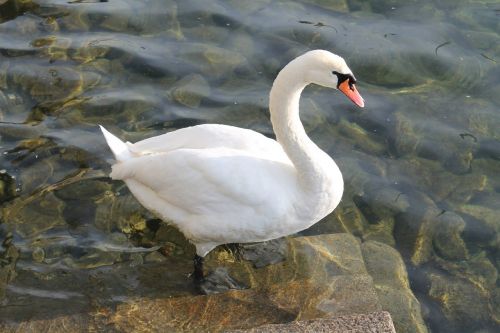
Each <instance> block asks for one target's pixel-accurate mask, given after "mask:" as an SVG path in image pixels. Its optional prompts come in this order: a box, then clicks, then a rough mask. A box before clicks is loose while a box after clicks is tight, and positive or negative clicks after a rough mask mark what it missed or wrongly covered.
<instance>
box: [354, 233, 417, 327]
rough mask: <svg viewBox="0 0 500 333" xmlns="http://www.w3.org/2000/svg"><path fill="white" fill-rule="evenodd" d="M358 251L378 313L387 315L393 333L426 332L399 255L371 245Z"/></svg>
mask: <svg viewBox="0 0 500 333" xmlns="http://www.w3.org/2000/svg"><path fill="white" fill-rule="evenodd" d="M361 250H362V251H363V258H364V260H365V265H366V269H367V271H368V273H369V274H370V276H371V277H372V278H373V283H374V285H375V290H376V291H377V295H378V298H379V300H380V303H381V306H382V309H383V310H386V311H389V312H390V313H391V315H392V318H393V320H394V326H395V327H396V329H397V332H422V333H423V332H427V328H426V326H425V323H424V320H423V318H422V314H421V310H420V303H419V302H418V300H417V299H416V298H415V296H414V295H413V293H412V291H411V289H410V282H409V280H408V274H407V272H406V267H405V264H404V262H403V258H402V257H401V255H400V254H399V252H398V251H396V250H395V249H394V248H392V247H391V246H388V245H386V244H382V243H380V242H374V241H368V242H364V243H362V244H361Z"/></svg>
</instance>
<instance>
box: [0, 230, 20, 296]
mask: <svg viewBox="0 0 500 333" xmlns="http://www.w3.org/2000/svg"><path fill="white" fill-rule="evenodd" d="M2 248H3V250H2V249H1V248H0V301H1V300H2V299H3V298H4V296H5V288H6V287H7V284H8V283H9V282H11V281H12V280H14V278H15V277H16V275H17V274H16V270H15V269H16V262H17V259H18V258H19V253H20V252H19V250H18V249H17V247H16V246H15V245H14V243H13V242H12V234H11V233H8V234H7V235H6V236H5V238H4V239H3V242H2ZM0 304H1V303H0Z"/></svg>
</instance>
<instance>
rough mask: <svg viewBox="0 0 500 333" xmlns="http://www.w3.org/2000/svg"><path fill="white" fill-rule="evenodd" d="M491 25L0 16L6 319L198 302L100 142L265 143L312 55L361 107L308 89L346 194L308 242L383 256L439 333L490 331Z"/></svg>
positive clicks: (356, 5)
mask: <svg viewBox="0 0 500 333" xmlns="http://www.w3.org/2000/svg"><path fill="white" fill-rule="evenodd" d="M499 11H500V6H499V4H498V2H497V1H494V0H491V1H488V0H484V1H474V0H463V1H462V0H461V1H451V0H449V1H448V0H426V1H419V2H416V1H399V0H372V1H361V0H337V1H322V0H302V1H281V2H275V1H271V0H258V1H252V2H238V1H216V0H210V1H204V2H203V5H201V4H200V3H198V2H196V1H174V0H165V1H160V0H148V1H132V0H121V1H108V2H106V1H60V0H39V1H35V0H33V1H20V0H6V1H5V0H3V1H2V0H0V33H1V34H0V58H1V61H0V120H1V122H0V140H1V141H0V151H1V154H0V201H1V202H3V204H2V208H1V209H2V220H1V221H2V223H1V224H0V241H2V242H3V251H2V252H0V298H2V299H1V300H0V304H1V307H0V313H1V314H2V317H3V318H10V319H11V320H14V321H15V320H26V319H27V318H35V319H36V318H45V317H51V316H55V317H57V316H59V315H61V314H65V313H66V314H71V313H76V312H85V311H90V309H95V308H96V307H99V306H103V305H107V304H108V305H109V304H117V303H121V302H123V301H125V300H127V299H130V298H134V297H138V296H148V297H152V298H162V297H167V296H189V295H192V293H193V292H194V290H193V289H192V286H191V284H190V280H189V279H188V278H187V274H188V273H189V271H190V270H191V261H190V260H191V257H192V255H193V253H194V252H193V251H194V249H193V248H192V246H191V245H189V244H188V243H187V242H186V240H185V239H184V238H183V237H182V235H181V234H180V233H179V232H177V231H176V230H175V229H173V228H171V227H168V226H166V225H165V224H162V223H160V222H159V221H158V220H156V219H155V218H154V217H153V216H151V215H150V213H148V212H147V211H145V210H144V209H143V208H141V206H140V205H139V204H138V203H137V202H136V201H135V199H133V198H132V197H131V195H130V193H129V192H128V190H127V189H126V187H125V186H124V184H123V183H122V182H113V181H111V180H109V179H108V178H107V177H106V175H107V172H109V164H108V162H109V159H110V157H111V155H110V153H109V151H108V150H107V148H106V145H105V144H104V141H103V138H102V137H101V135H100V134H99V132H98V128H97V126H96V125H97V124H102V125H105V126H106V127H107V128H108V129H109V130H110V131H112V132H113V133H116V134H118V135H119V136H120V137H122V138H125V139H127V140H129V141H136V140H140V139H143V138H145V137H149V136H153V135H157V134H160V133H163V132H165V131H171V130H174V129H177V128H181V127H185V126H190V125H195V124H200V123H207V122H215V123H224V124H230V125H235V126H241V127H246V128H252V129H254V130H257V131H259V132H262V133H264V134H266V135H272V131H271V127H270V123H269V120H268V113H267V94H268V91H269V89H270V85H271V82H272V80H273V78H274V76H275V75H276V73H277V72H278V70H279V69H280V68H281V67H282V66H283V65H284V64H286V63H287V62H288V61H289V60H290V59H292V58H294V57H295V56H297V55H299V54H301V53H303V52H305V51H306V50H309V49H315V48H323V49H328V50H332V51H334V52H336V53H339V54H340V55H342V56H344V57H345V58H346V59H347V61H348V63H349V65H350V67H351V68H352V69H353V70H354V72H355V73H356V76H357V77H358V79H359V90H360V91H361V93H362V94H363V96H364V97H365V100H366V105H367V107H366V108H365V109H364V110H362V111H359V110H357V109H355V107H354V106H351V105H350V104H349V102H348V101H347V100H344V99H343V98H342V97H341V96H340V95H338V94H333V95H332V93H331V92H330V91H328V90H325V89H322V88H318V87H310V88H308V89H307V90H306V92H305V94H304V96H303V100H302V110H303V111H302V118H303V120H304V123H305V127H306V129H307V130H308V132H309V133H310V135H311V137H312V138H313V139H314V140H315V142H317V143H318V144H319V145H320V146H321V147H322V148H323V149H324V150H326V151H327V152H329V153H331V154H332V156H334V157H335V159H336V160H337V161H338V164H339V166H340V168H341V170H342V172H343V174H344V179H345V180H346V193H345V194H344V197H343V202H342V204H341V206H339V208H338V209H337V211H336V213H334V214H332V216H330V217H329V218H326V219H325V221H322V222H320V223H319V224H317V225H315V226H313V227H312V228H311V229H310V230H307V231H305V232H303V234H304V235H319V234H328V233H333V232H350V233H352V234H354V235H355V236H357V237H360V238H361V239H362V240H364V241H367V240H376V241H379V242H382V243H385V244H388V245H390V246H393V247H395V248H396V249H397V250H399V251H400V253H401V254H402V255H403V258H404V260H405V264H406V268H407V270H408V272H409V276H410V282H411V288H412V291H413V293H414V294H415V295H416V296H417V298H418V300H419V301H420V304H421V306H422V314H423V317H424V319H425V321H426V324H427V326H428V327H429V328H431V329H432V331H436V332H438V331H440V332H447V331H464V332H472V331H479V330H481V329H484V330H486V331H487V330H488V329H490V330H493V328H494V327H495V325H497V324H498V321H499V320H500V319H499V318H500V313H499V312H498V309H499V308H500V292H499V288H498V283H497V278H498V268H499V264H500V259H499V257H498V247H499V239H500V238H499V229H500V223H499V219H498V215H499V205H498V204H499V202H500V177H499V176H498V175H499V174H500V132H499V131H498V128H500V116H499V114H498V112H497V111H498V107H499V105H500V99H499V94H498V86H499V83H500V82H499V78H500V75H499V74H500V69H499V66H498V62H499V61H500V49H499V46H498V45H500V43H499V35H498V31H499V28H500V26H499V22H500V21H499ZM180 172H181V170H180ZM219 257H221V258H222V260H230V259H228V258H229V257H230V256H229V257H228V256H227V255H226V257H224V252H221V253H220V254H219ZM224 258H226V259H224ZM16 262H17V264H16ZM225 264H227V262H226V263H225ZM166 267H168V269H166ZM263 283H264V282H263V281H259V280H258V279H254V280H253V282H252V286H256V285H259V284H263ZM287 318H288V317H287ZM291 319H293V318H288V319H287V320H291Z"/></svg>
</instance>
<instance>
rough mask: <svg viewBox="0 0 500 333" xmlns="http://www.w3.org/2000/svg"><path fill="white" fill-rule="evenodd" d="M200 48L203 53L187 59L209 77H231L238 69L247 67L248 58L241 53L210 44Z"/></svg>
mask: <svg viewBox="0 0 500 333" xmlns="http://www.w3.org/2000/svg"><path fill="white" fill-rule="evenodd" d="M200 46H201V52H196V53H194V52H193V53H191V54H188V55H186V56H185V57H186V58H188V59H189V60H190V61H192V62H193V63H194V64H198V65H199V66H200V69H201V71H202V72H203V73H204V74H205V75H207V76H212V77H216V78H218V77H222V76H225V77H227V76H231V74H232V72H233V71H234V70H235V69H236V68H238V67H242V66H245V65H247V60H246V58H245V57H244V56H243V55H242V54H240V53H239V52H234V51H230V50H227V49H223V48H220V47H216V46H211V45H209V44H205V45H200Z"/></svg>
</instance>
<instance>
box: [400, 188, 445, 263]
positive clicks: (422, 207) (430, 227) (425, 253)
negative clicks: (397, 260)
mask: <svg viewBox="0 0 500 333" xmlns="http://www.w3.org/2000/svg"><path fill="white" fill-rule="evenodd" d="M410 203H411V209H410V210H408V211H407V212H406V213H403V214H400V215H398V216H397V218H396V224H395V226H394V238H395V240H396V244H397V247H398V248H399V249H401V250H402V252H403V253H404V254H405V255H407V256H408V257H409V259H410V261H411V262H412V264H414V265H416V266H419V265H422V264H424V263H426V262H428V261H429V260H430V258H431V256H432V237H433V234H434V229H435V222H436V220H437V218H438V217H439V215H440V214H441V213H442V210H441V209H439V208H438V207H437V206H436V205H435V203H434V202H433V201H432V200H431V199H430V198H428V197H427V196H425V195H423V194H417V195H416V196H415V197H411V199H410Z"/></svg>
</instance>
